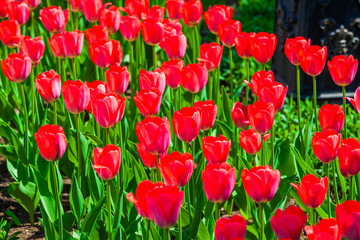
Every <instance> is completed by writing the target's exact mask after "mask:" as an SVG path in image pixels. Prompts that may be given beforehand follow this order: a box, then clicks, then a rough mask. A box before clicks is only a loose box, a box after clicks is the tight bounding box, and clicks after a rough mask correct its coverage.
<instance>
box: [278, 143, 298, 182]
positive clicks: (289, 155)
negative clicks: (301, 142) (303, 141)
mask: <svg viewBox="0 0 360 240" xmlns="http://www.w3.org/2000/svg"><path fill="white" fill-rule="evenodd" d="M278 149H279V154H278V157H277V158H278V160H277V161H276V162H278V165H277V169H279V171H280V173H281V176H293V175H295V174H296V169H295V163H294V160H295V158H294V154H293V152H292V151H291V148H290V140H289V139H288V138H286V139H285V140H283V141H282V142H281V143H280V144H279V145H278Z"/></svg>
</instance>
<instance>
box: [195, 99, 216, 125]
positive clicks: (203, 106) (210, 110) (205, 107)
mask: <svg viewBox="0 0 360 240" xmlns="http://www.w3.org/2000/svg"><path fill="white" fill-rule="evenodd" d="M194 107H195V108H198V109H199V110H200V115H201V127H200V129H201V130H209V129H210V128H212V127H213V126H214V123H215V119H216V113H217V106H216V105H215V103H214V101H213V100H206V101H204V102H202V101H198V102H195V103H194Z"/></svg>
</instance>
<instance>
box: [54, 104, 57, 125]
mask: <svg viewBox="0 0 360 240" xmlns="http://www.w3.org/2000/svg"><path fill="white" fill-rule="evenodd" d="M54 124H55V125H57V110H56V101H55V102H54Z"/></svg>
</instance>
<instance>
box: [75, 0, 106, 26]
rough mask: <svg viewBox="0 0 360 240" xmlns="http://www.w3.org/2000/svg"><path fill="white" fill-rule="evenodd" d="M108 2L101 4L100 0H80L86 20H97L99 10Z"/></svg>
mask: <svg viewBox="0 0 360 240" xmlns="http://www.w3.org/2000/svg"><path fill="white" fill-rule="evenodd" d="M109 4H110V3H106V4H104V5H103V1H102V0H81V10H82V12H83V13H84V16H85V18H86V20H88V21H89V22H92V23H94V22H97V21H98V20H99V18H100V14H101V11H102V10H103V9H104V8H105V7H106V6H107V5H109Z"/></svg>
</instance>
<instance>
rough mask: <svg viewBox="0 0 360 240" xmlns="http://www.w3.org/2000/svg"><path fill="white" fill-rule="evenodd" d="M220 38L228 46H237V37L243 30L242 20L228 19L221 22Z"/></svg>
mask: <svg viewBox="0 0 360 240" xmlns="http://www.w3.org/2000/svg"><path fill="white" fill-rule="evenodd" d="M218 31H219V39H220V41H221V42H222V44H224V45H225V46H226V47H229V48H231V47H233V46H235V37H236V36H237V35H238V34H239V33H240V32H241V23H240V21H235V20H233V19H229V20H226V21H224V22H222V23H221V24H219V27H218Z"/></svg>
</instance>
